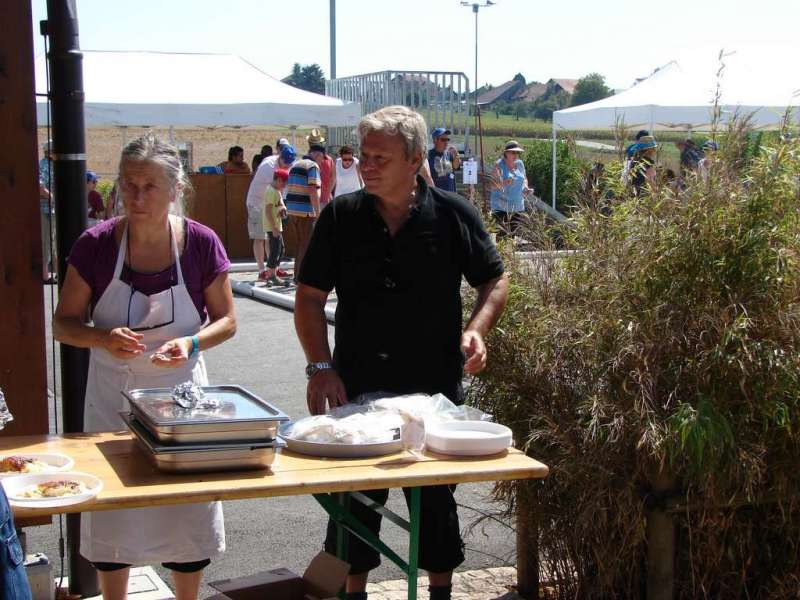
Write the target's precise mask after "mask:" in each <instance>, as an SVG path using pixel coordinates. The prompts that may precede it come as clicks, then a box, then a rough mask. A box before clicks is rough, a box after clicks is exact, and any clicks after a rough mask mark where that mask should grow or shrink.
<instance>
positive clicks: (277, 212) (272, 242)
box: [259, 169, 289, 285]
mask: <svg viewBox="0 0 800 600" xmlns="http://www.w3.org/2000/svg"><path fill="white" fill-rule="evenodd" d="M288 181H289V171H288V170H286V169H275V173H274V174H273V175H272V183H270V184H269V185H268V186H267V191H266V192H265V193H264V219H263V222H264V231H265V232H266V233H267V241H268V244H269V256H268V257H267V270H266V271H264V272H263V273H262V274H261V276H260V277H259V279H261V280H263V281H266V282H267V285H275V284H281V285H283V284H285V283H286V282H285V281H284V280H283V279H280V278H279V277H278V275H277V269H278V265H279V264H280V261H281V256H283V221H282V220H281V219H282V217H283V216H285V215H286V205H285V204H284V203H283V195H282V194H281V191H282V190H283V189H284V188H285V187H286V183H287V182H288Z"/></svg>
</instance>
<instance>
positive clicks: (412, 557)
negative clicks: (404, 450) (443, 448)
mask: <svg viewBox="0 0 800 600" xmlns="http://www.w3.org/2000/svg"><path fill="white" fill-rule="evenodd" d="M421 496H422V490H421V488H418V487H414V488H411V506H409V507H408V514H409V521H410V523H409V525H410V527H409V531H408V533H409V540H408V600H417V565H418V562H419V522H420V497H421Z"/></svg>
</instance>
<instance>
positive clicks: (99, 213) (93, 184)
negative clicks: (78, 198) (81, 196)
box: [86, 171, 106, 227]
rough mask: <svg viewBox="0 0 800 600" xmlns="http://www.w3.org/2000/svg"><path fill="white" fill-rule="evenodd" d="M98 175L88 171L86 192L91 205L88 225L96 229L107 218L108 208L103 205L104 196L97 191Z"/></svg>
mask: <svg viewBox="0 0 800 600" xmlns="http://www.w3.org/2000/svg"><path fill="white" fill-rule="evenodd" d="M99 179H100V178H99V177H98V176H97V173H95V172H94V171H86V192H87V194H86V195H87V201H88V203H89V217H88V220H87V224H88V226H89V227H94V226H95V225H97V224H98V223H99V222H100V221H102V220H103V219H104V218H105V216H106V207H105V204H104V203H103V196H101V195H100V192H98V191H97V182H98V181H99Z"/></svg>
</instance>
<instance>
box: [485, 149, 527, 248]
mask: <svg viewBox="0 0 800 600" xmlns="http://www.w3.org/2000/svg"><path fill="white" fill-rule="evenodd" d="M524 151H525V149H524V148H523V147H522V146H520V145H519V144H518V143H517V142H516V141H514V140H510V141H509V142H508V143H507V144H506V146H505V149H504V150H503V156H502V158H500V159H498V161H497V162H496V163H495V166H494V171H493V172H492V180H493V181H494V184H495V186H494V189H493V190H492V193H491V195H490V197H489V208H490V210H491V213H492V217H493V218H494V220H495V221H496V222H497V225H498V226H499V228H500V231H499V232H498V233H497V239H502V238H504V237H505V236H506V235H508V234H511V235H512V236H514V235H516V234H517V231H518V230H519V227H520V225H521V224H522V222H523V215H524V214H525V196H527V195H528V194H529V193H530V192H531V189H530V188H529V187H528V176H527V174H526V173H525V163H523V162H522V160H521V159H520V155H521V154H522V153H523V152H524Z"/></svg>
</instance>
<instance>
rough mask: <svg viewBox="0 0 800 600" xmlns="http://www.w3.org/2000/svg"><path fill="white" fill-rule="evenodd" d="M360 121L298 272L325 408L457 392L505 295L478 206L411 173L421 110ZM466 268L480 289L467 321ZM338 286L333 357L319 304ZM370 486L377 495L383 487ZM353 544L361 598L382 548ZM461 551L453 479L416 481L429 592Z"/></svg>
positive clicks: (312, 405) (351, 588) (311, 371)
mask: <svg viewBox="0 0 800 600" xmlns="http://www.w3.org/2000/svg"><path fill="white" fill-rule="evenodd" d="M358 131H359V136H360V139H361V163H360V169H361V175H362V177H363V179H364V184H365V188H364V189H363V190H360V191H358V192H355V193H353V194H347V195H344V196H340V197H338V198H336V199H334V201H333V202H332V203H331V204H330V205H329V206H327V207H326V208H325V209H324V210H323V211H322V214H321V215H320V217H319V219H318V221H317V224H316V226H315V229H314V232H313V235H312V238H311V242H310V243H309V247H308V251H307V253H306V256H305V259H304V261H303V264H302V267H301V269H300V273H299V276H298V283H299V285H298V289H297V296H296V303H295V327H296V329H297V334H298V338H299V339H300V343H301V344H302V346H303V350H304V351H305V353H306V357H307V359H308V361H309V365H308V367H307V368H306V372H307V375H308V376H309V382H308V406H309V410H310V412H311V413H312V414H321V413H324V412H325V409H326V405H327V406H329V407H335V406H339V405H342V404H344V403H346V402H347V401H348V399H352V398H355V397H356V396H357V395H359V394H363V393H366V392H375V391H387V392H394V393H399V394H408V393H415V392H422V393H427V394H435V393H442V394H445V395H446V396H447V397H448V398H450V399H451V400H452V401H453V402H455V403H457V404H460V403H461V402H462V392H461V379H462V376H463V373H464V372H466V373H478V372H479V371H481V370H482V369H483V368H484V367H485V365H486V346H485V345H484V337H485V335H486V334H487V332H488V331H489V330H490V329H491V327H492V326H493V325H494V323H495V322H496V321H497V319H498V318H499V316H500V313H501V312H502V310H503V307H504V306H505V302H506V297H507V294H508V281H507V279H506V277H505V275H504V274H503V264H502V261H501V260H500V256H499V254H498V253H497V250H496V248H495V246H494V244H493V243H492V241H491V238H490V237H489V235H488V234H487V232H486V229H485V228H484V226H483V223H482V222H481V219H480V216H479V215H478V213H477V211H476V210H475V209H474V208H473V207H472V206H471V205H470V204H469V203H468V202H467V201H466V200H465V199H464V198H462V197H461V196H459V195H457V194H455V193H451V192H446V191H442V190H439V189H436V188H431V187H429V186H428V185H427V184H426V183H425V181H424V180H423V179H422V178H421V177H418V176H417V173H418V171H419V169H420V167H421V165H422V162H423V160H425V157H426V155H425V139H426V128H425V121H424V119H423V118H422V117H421V116H420V115H418V114H417V113H415V112H413V111H411V110H410V109H408V108H405V107H402V106H393V107H387V108H384V109H381V110H379V111H377V112H375V113H372V114H371V115H367V116H366V117H364V118H363V119H362V120H361V122H360V123H359V126H358ZM462 276H463V277H465V278H466V280H467V282H468V283H469V284H470V285H471V286H473V287H474V288H476V289H477V291H478V294H477V302H476V306H475V309H474V310H473V312H472V315H471V317H470V319H469V322H468V323H467V326H466V328H465V329H464V330H463V332H462V316H461V315H462V307H461V278H462ZM334 287H335V288H336V294H337V300H338V303H337V308H336V335H335V341H336V346H335V352H334V354H333V357H331V352H330V348H329V345H328V336H327V325H326V321H325V313H324V309H325V303H326V300H327V297H328V294H329V293H330V291H331V290H332V289H333V288H334ZM370 495H371V496H372V497H373V498H375V499H376V500H378V501H379V502H385V500H386V497H387V491H386V490H378V491H376V492H370ZM360 506H361V505H360V503H354V506H353V507H352V509H353V512H355V513H359V515H358V516H359V518H360V519H361V520H362V522H365V524H367V525H368V526H369V527H370V528H371V529H372V530H373V531H376V532H377V530H378V528H379V526H380V517H379V516H375V515H374V513H372V511H368V510H363V511H359V507H360ZM332 533H333V529H332V528H331V527H329V535H328V540H327V541H326V547H328V548H332V547H334V546H335V536H333V535H332ZM349 550H350V552H349V556H348V558H347V559H348V561H349V562H350V564H351V565H352V566H351V571H350V572H351V575H350V576H349V577H348V583H347V591H348V597H349V598H351V599H353V600H357V599H362V598H365V597H366V595H365V593H364V590H365V588H366V581H367V574H368V572H369V570H371V569H373V568H374V567H376V566H377V565H378V564H380V559H379V556H378V554H377V553H376V552H374V551H372V550H371V549H369V548H368V547H367V546H366V545H364V544H363V543H362V542H361V541H360V540H359V539H357V538H354V537H351V538H350V542H349ZM463 559H464V555H463V544H462V542H461V538H460V535H459V527H458V515H457V513H456V508H455V501H454V500H453V496H452V488H451V487H449V486H430V487H425V488H423V489H422V520H421V525H420V560H419V564H420V567H421V568H423V569H425V570H427V571H428V572H429V574H430V583H431V598H433V599H445V598H449V597H450V580H451V576H452V571H453V569H454V568H455V567H456V566H458V565H459V564H461V562H462V561H463Z"/></svg>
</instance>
